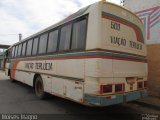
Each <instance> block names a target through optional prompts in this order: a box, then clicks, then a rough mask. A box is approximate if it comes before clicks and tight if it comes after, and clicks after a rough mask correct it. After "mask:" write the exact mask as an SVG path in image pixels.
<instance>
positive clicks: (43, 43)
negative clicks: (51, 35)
mask: <svg viewBox="0 0 160 120" xmlns="http://www.w3.org/2000/svg"><path fill="white" fill-rule="evenodd" d="M47 38H48V33H46V34H43V35H41V36H40V39H39V47H38V48H39V49H38V53H39V54H44V53H46V48H47Z"/></svg>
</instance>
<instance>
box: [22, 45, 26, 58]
mask: <svg viewBox="0 0 160 120" xmlns="http://www.w3.org/2000/svg"><path fill="white" fill-rule="evenodd" d="M25 53H26V42H25V43H23V47H22V56H25Z"/></svg>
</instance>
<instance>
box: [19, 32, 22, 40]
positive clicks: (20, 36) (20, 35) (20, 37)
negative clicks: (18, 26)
mask: <svg viewBox="0 0 160 120" xmlns="http://www.w3.org/2000/svg"><path fill="white" fill-rule="evenodd" d="M18 36H19V41H21V40H22V34H21V33H19V34H18Z"/></svg>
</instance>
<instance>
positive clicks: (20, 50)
mask: <svg viewBox="0 0 160 120" xmlns="http://www.w3.org/2000/svg"><path fill="white" fill-rule="evenodd" d="M21 52H22V44H19V47H18V56H21Z"/></svg>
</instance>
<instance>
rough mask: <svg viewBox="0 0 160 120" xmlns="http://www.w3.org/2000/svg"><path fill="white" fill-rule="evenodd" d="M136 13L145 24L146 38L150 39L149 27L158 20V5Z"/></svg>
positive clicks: (159, 15)
mask: <svg viewBox="0 0 160 120" xmlns="http://www.w3.org/2000/svg"><path fill="white" fill-rule="evenodd" d="M136 14H137V15H138V16H139V17H140V19H141V20H142V22H143V23H144V26H145V33H146V38H147V39H148V40H149V39H150V29H152V28H153V27H154V26H156V25H157V24H158V23H159V22H160V6H158V7H154V8H150V9H146V10H142V11H138V12H136Z"/></svg>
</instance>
